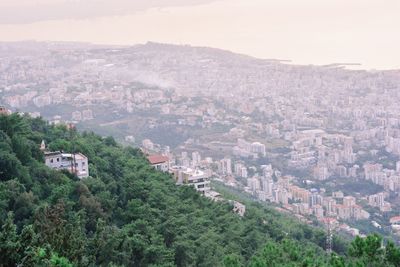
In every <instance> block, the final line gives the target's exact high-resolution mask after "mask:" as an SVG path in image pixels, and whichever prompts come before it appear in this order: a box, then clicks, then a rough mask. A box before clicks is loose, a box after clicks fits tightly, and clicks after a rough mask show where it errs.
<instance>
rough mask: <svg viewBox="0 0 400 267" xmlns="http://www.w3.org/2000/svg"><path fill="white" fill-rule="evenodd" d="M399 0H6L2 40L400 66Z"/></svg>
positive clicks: (1, 5)
mask: <svg viewBox="0 0 400 267" xmlns="http://www.w3.org/2000/svg"><path fill="white" fill-rule="evenodd" d="M399 11H400V2H399V1H397V0H386V1H379V0H352V1H345V0H327V1H318V0H304V1H295V0H282V1H275V0H251V1H248V0H221V1H212V0H197V1H196V0H192V1H179V0H175V1H127V0H116V1H115V0H114V1H107V0H102V1H100V0H97V1H96V0H76V1H66V0H36V1H26V0H25V1H23V0H17V1H15V0H3V1H1V2H0V40H1V41H16V40H38V41H78V42H92V43H100V44H118V45H121V44H122V45H134V44H137V43H146V42H147V41H154V42H162V43H171V44H190V45H197V46H208V47H215V48H221V49H227V50H231V51H234V52H238V53H243V54H247V55H251V56H255V57H259V58H276V59H287V60H292V62H293V63H296V64H306V65H307V64H318V65H324V64H330V63H338V62H340V63H360V64H362V65H361V66H352V68H361V69H395V68H400V65H399V64H400V63H399V62H400V55H399V52H398V47H400V34H398V25H400V17H399V16H398V14H399Z"/></svg>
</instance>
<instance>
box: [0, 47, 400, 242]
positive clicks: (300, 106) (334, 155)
mask: <svg viewBox="0 0 400 267" xmlns="http://www.w3.org/2000/svg"><path fill="white" fill-rule="evenodd" d="M399 88H400V71H358V70H357V71H356V70H348V69H346V68H345V65H344V64H331V65H326V66H312V65H310V66H299V65H291V64H289V63H288V62H281V61H279V60H261V59H255V58H251V57H247V56H243V55H237V54H233V53H230V52H225V51H222V50H217V49H210V48H198V47H190V46H173V45H164V44H156V43H148V44H145V45H137V46H133V47H122V46H119V47H107V46H95V45H89V44H79V43H76V44H72V43H34V42H21V43H2V44H0V105H1V106H2V107H3V109H2V110H0V112H8V111H7V110H10V111H12V112H19V111H27V112H29V113H30V115H31V116H33V117H40V116H42V117H44V118H46V119H48V120H50V121H51V122H52V123H54V124H58V123H72V124H74V125H76V126H77V127H78V128H79V129H82V130H95V131H96V132H99V133H101V134H103V135H109V134H112V135H114V136H116V137H117V138H118V139H119V140H120V141H122V142H124V144H125V145H133V146H139V147H141V148H142V149H143V151H145V152H146V153H147V154H148V155H150V158H149V160H150V162H152V161H153V162H152V163H154V165H159V164H161V165H162V164H164V165H163V166H161V167H160V168H161V170H163V171H166V172H171V173H172V174H174V176H175V177H176V182H177V183H178V184H179V183H191V184H194V186H195V187H196V189H197V190H199V191H201V192H202V193H203V194H204V195H206V196H209V197H211V198H214V199H218V197H219V196H218V195H219V194H218V192H216V191H215V190H214V185H215V184H217V185H219V184H222V185H224V186H226V187H228V188H234V189H235V190H238V191H241V192H245V193H247V194H249V195H251V196H252V197H253V198H254V199H255V200H257V201H261V202H271V203H273V205H275V208H276V209H277V210H280V211H281V212H284V213H291V214H294V216H296V217H297V218H298V219H300V220H301V221H304V222H307V223H309V224H315V223H316V222H320V223H321V224H324V223H326V221H329V223H331V222H333V224H334V225H335V228H336V229H337V230H338V231H341V232H344V233H347V234H349V235H351V236H357V235H361V236H363V235H365V234H368V233H370V232H379V233H380V234H382V235H386V236H392V237H394V238H397V240H398V239H399V235H400V195H399V193H400V157H399V156H400V119H399V118H400V109H399V105H398V102H399V100H400V91H399V90H398V89H399ZM151 157H153V158H151Z"/></svg>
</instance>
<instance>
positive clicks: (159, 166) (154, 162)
mask: <svg viewBox="0 0 400 267" xmlns="http://www.w3.org/2000/svg"><path fill="white" fill-rule="evenodd" d="M147 160H148V161H149V162H150V164H151V166H153V167H154V168H155V169H156V170H159V171H163V172H167V171H168V169H169V158H168V157H167V156H163V155H150V156H148V157H147Z"/></svg>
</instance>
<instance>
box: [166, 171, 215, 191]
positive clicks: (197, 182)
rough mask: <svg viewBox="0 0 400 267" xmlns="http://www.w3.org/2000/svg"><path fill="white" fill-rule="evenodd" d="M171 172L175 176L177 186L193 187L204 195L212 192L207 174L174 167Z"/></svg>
mask: <svg viewBox="0 0 400 267" xmlns="http://www.w3.org/2000/svg"><path fill="white" fill-rule="evenodd" d="M169 171H170V173H172V174H173V175H174V177H175V181H176V184H186V185H192V186H193V187H194V188H195V189H196V190H197V191H199V192H200V193H202V194H203V195H205V194H207V193H208V192H209V191H210V190H211V187H210V177H209V175H207V173H206V172H203V171H201V170H195V169H191V168H187V167H183V166H173V167H171V168H170V170H169Z"/></svg>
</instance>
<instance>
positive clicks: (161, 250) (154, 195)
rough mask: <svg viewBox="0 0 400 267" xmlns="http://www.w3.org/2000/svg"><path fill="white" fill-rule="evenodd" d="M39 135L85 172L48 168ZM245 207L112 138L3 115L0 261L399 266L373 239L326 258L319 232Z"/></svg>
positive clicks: (395, 254) (397, 254) (390, 249)
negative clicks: (217, 198) (201, 189)
mask: <svg viewBox="0 0 400 267" xmlns="http://www.w3.org/2000/svg"><path fill="white" fill-rule="evenodd" d="M42 140H45V141H46V143H47V144H48V147H49V149H51V150H53V151H54V150H64V151H69V152H71V151H75V152H82V153H83V154H85V155H87V156H88V158H89V164H90V173H91V177H89V178H85V179H83V180H79V179H78V178H77V177H75V176H74V175H72V174H70V173H68V172H60V171H55V170H52V169H49V168H48V167H46V166H45V165H44V164H43V153H42V152H41V151H40V149H39V147H40V143H41V141H42ZM246 204H247V206H248V207H247V210H246V214H245V216H244V217H243V218H242V217H240V216H238V215H236V214H234V213H233V212H232V206H231V205H230V204H229V203H228V202H218V203H215V202H212V201H211V200H209V199H206V198H204V197H201V196H200V195H198V193H196V192H195V190H194V189H192V188H190V187H186V186H180V187H179V186H176V185H175V184H174V182H173V180H172V179H171V177H170V176H169V175H167V174H163V173H159V172H157V171H155V170H154V169H153V168H152V167H151V166H150V165H149V164H148V162H147V161H146V159H145V157H144V156H143V155H142V154H141V152H140V151H138V150H136V149H133V148H130V147H128V148H123V147H122V146H120V145H118V144H117V143H116V142H115V141H114V139H113V138H111V137H108V138H102V137H99V136H97V135H95V134H93V133H88V132H84V133H82V134H80V133H78V132H76V131H75V130H67V128H66V127H65V126H50V125H48V124H47V123H46V122H45V121H43V120H41V119H32V118H30V117H28V116H23V117H21V116H19V115H17V114H12V115H9V116H3V115H1V116H0V225H2V228H1V232H0V266H16V265H19V266H365V265H366V264H367V263H368V264H369V266H399V262H400V260H399V259H400V250H399V249H397V248H395V247H394V246H393V245H392V243H389V244H388V245H387V246H386V249H380V247H381V239H380V238H379V237H378V236H371V237H368V238H367V239H366V240H363V239H359V238H358V239H356V241H355V242H354V243H352V245H351V246H350V247H349V254H348V255H347V256H343V257H342V256H336V254H334V256H333V257H329V256H327V255H326V254H325V252H324V250H323V247H324V244H325V236H324V233H323V232H322V231H321V230H318V229H314V228H311V227H309V226H307V225H304V224H300V223H298V222H296V221H294V220H293V219H291V218H290V217H287V216H285V215H282V214H279V213H277V212H275V211H272V210H270V209H267V208H265V207H262V206H260V205H258V204H255V203H246ZM334 249H335V250H336V251H337V252H338V253H340V254H342V255H345V254H343V253H345V252H346V251H347V249H348V248H347V245H346V244H345V243H343V241H341V240H339V239H335V244H334ZM353 263H354V264H356V263H358V264H359V265H350V264H353ZM345 264H346V265H345Z"/></svg>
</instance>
